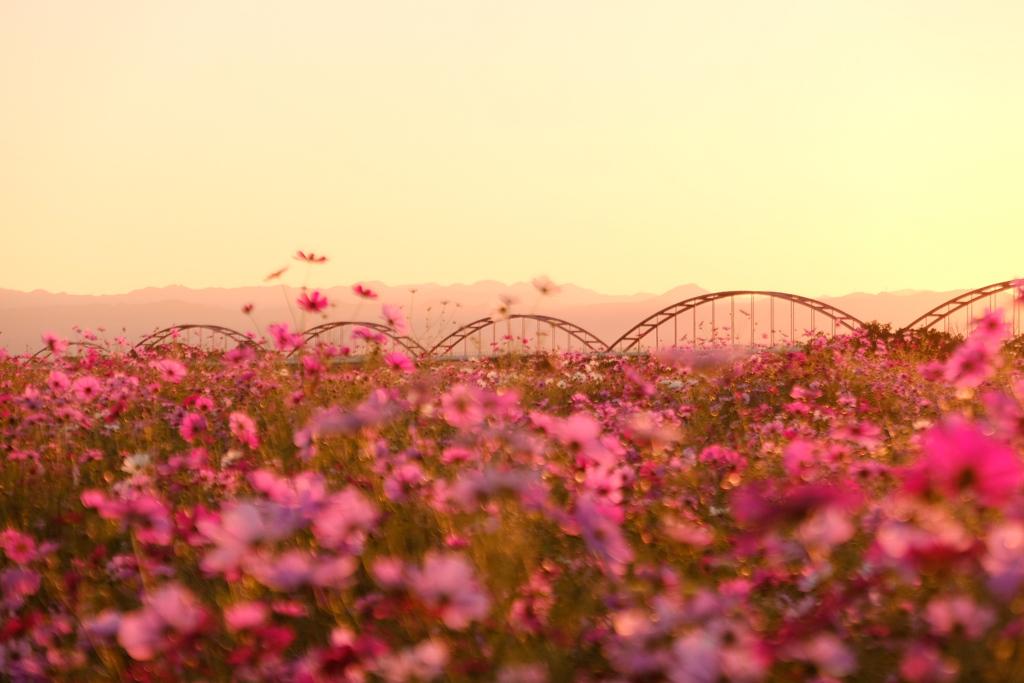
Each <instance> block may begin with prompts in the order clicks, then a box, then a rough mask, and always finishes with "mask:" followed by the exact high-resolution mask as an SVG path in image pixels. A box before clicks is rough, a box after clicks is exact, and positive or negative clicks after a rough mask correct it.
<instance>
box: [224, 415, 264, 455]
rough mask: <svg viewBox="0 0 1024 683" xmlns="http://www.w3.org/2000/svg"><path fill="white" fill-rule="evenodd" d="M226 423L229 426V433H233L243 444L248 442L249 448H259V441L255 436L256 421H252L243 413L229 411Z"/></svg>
mask: <svg viewBox="0 0 1024 683" xmlns="http://www.w3.org/2000/svg"><path fill="white" fill-rule="evenodd" d="M228 424H229V426H230V427H231V433H232V434H234V435H235V438H236V439H238V440H239V441H241V442H242V443H244V444H248V445H249V448H253V449H256V448H259V447H260V441H259V439H258V438H257V437H256V423H255V422H253V420H252V418H251V417H249V416H248V415H246V414H245V413H239V412H234V413H231V415H230V417H229V418H228Z"/></svg>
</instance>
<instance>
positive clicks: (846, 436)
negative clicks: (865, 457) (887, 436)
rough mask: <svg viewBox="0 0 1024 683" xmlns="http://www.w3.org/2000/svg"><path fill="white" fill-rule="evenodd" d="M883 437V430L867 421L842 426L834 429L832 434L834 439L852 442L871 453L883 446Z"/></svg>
mask: <svg viewBox="0 0 1024 683" xmlns="http://www.w3.org/2000/svg"><path fill="white" fill-rule="evenodd" d="M881 435H882V430H881V428H880V427H879V426H878V425H876V424H874V423H872V422H868V421H867V420H862V421H860V422H851V423H849V424H844V425H840V426H838V427H836V428H835V429H833V430H832V433H831V437H832V438H833V439H841V440H843V441H852V442H854V443H856V444H859V445H861V446H863V447H864V448H866V449H868V450H869V451H872V450H874V449H876V448H878V447H879V446H880V445H881V444H882V439H881V438H880V437H881Z"/></svg>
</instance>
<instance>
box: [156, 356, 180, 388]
mask: <svg viewBox="0 0 1024 683" xmlns="http://www.w3.org/2000/svg"><path fill="white" fill-rule="evenodd" d="M149 366H150V367H151V368H155V369H156V371H157V372H159V373H160V378H161V379H162V380H163V381H165V382H172V383H174V384H177V383H178V382H180V381H181V380H183V379H184V378H185V375H186V374H187V373H188V371H187V370H186V369H185V366H184V365H182V364H181V363H179V362H178V361H176V360H172V359H170V358H164V359H163V360H155V361H150V363H149Z"/></svg>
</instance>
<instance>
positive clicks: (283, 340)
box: [267, 323, 305, 351]
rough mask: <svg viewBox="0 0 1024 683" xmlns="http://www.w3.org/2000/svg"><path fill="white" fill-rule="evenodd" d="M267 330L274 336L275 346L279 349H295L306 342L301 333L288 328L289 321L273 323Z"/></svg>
mask: <svg viewBox="0 0 1024 683" xmlns="http://www.w3.org/2000/svg"><path fill="white" fill-rule="evenodd" d="M267 332H269V333H270V336H271V337H273V338H274V346H275V347H277V350H278V351H294V350H295V349H297V348H299V347H301V346H302V345H303V344H304V343H305V340H304V339H303V338H302V335H301V334H297V333H295V332H292V331H290V330H289V329H288V323H281V324H280V325H271V326H270V327H268V328H267Z"/></svg>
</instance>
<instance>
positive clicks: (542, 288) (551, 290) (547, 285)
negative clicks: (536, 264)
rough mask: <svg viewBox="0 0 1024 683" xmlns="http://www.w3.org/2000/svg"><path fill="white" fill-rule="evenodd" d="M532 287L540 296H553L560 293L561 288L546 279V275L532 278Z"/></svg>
mask: <svg viewBox="0 0 1024 683" xmlns="http://www.w3.org/2000/svg"><path fill="white" fill-rule="evenodd" d="M533 287H534V289H536V290H537V291H538V292H540V294H541V296H554V295H555V294H558V293H559V292H561V291H562V288H561V287H559V286H558V285H556V284H555V283H554V282H552V281H551V280H550V279H548V276H547V275H541V276H540V277H538V278H534V280H533Z"/></svg>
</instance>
